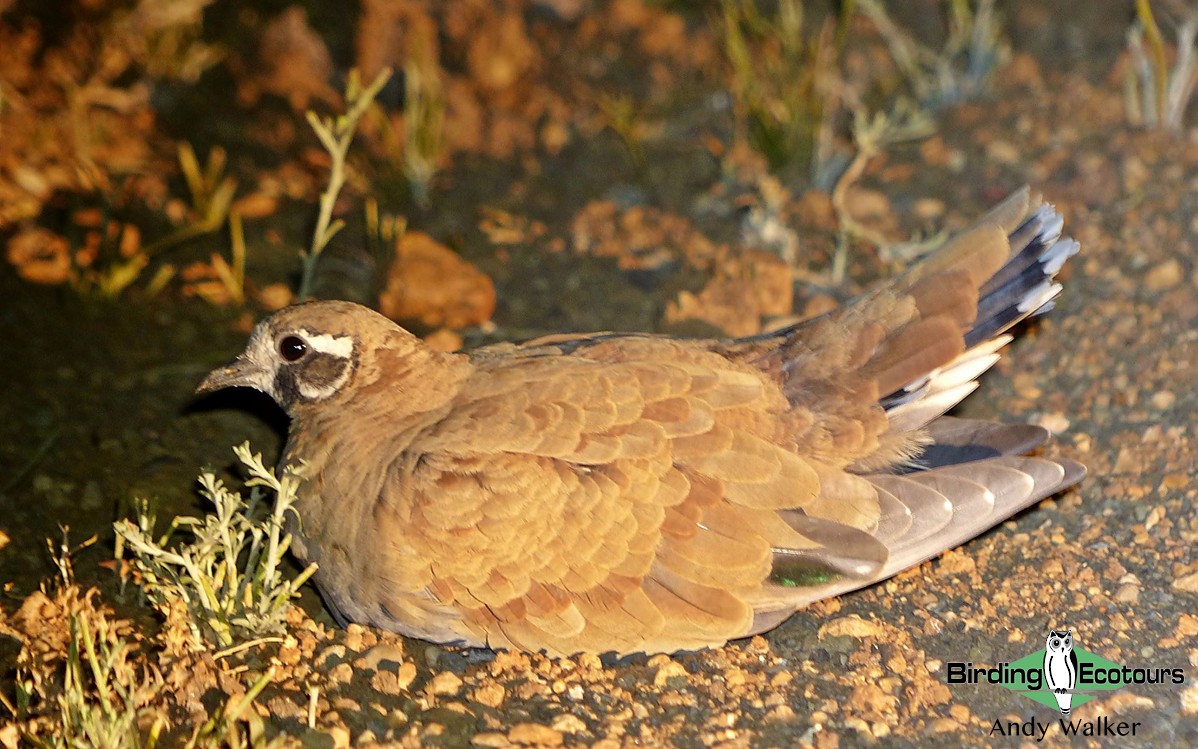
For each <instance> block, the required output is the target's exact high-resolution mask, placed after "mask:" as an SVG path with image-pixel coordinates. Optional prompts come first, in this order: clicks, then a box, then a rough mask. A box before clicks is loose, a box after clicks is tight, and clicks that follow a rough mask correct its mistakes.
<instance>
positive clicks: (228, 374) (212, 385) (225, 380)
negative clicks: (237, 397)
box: [196, 354, 260, 394]
mask: <svg viewBox="0 0 1198 749" xmlns="http://www.w3.org/2000/svg"><path fill="white" fill-rule="evenodd" d="M255 374H256V368H255V367H254V363H253V362H251V361H250V360H249V359H248V358H246V356H245V355H244V354H242V355H241V356H239V357H237V358H236V359H234V360H233V363H232V364H229V365H228V366H226V367H221V368H220V369H214V370H212V371H211V372H209V373H208V376H207V377H205V378H204V379H203V381H201V382H200V384H199V386H198V387H196V394H202V393H213V392H216V391H217V390H224V389H225V388H231V387H252V388H254V389H260V388H259V386H258V382H257V379H258V378H257V377H255Z"/></svg>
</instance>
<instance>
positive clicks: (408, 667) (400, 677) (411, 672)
mask: <svg viewBox="0 0 1198 749" xmlns="http://www.w3.org/2000/svg"><path fill="white" fill-rule="evenodd" d="M415 680H416V664H415V663H413V662H412V661H407V662H406V663H404V664H403V665H402V666H400V667H399V672H398V673H396V674H395V681H396V683H397V684H398V685H399V688H400V689H407V688H408V687H410V686H412V682H413V681H415Z"/></svg>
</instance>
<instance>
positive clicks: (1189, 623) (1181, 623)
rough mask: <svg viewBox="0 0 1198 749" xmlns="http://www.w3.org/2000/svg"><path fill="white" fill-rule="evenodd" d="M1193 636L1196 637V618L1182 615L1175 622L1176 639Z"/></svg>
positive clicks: (1197, 626)
mask: <svg viewBox="0 0 1198 749" xmlns="http://www.w3.org/2000/svg"><path fill="white" fill-rule="evenodd" d="M1194 635H1198V616H1194V615H1193V614H1182V615H1181V617H1180V618H1179V619H1178V620H1177V634H1176V636H1177V639H1179V640H1181V639H1184V638H1187V637H1193V636H1194Z"/></svg>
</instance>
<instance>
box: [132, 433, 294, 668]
mask: <svg viewBox="0 0 1198 749" xmlns="http://www.w3.org/2000/svg"><path fill="white" fill-rule="evenodd" d="M233 452H234V453H235V454H236V455H237V458H238V459H239V460H240V461H241V463H242V465H244V466H245V468H246V471H247V472H248V473H249V478H248V479H247V480H246V482H245V483H246V487H247V488H249V489H250V494H249V499H248V500H247V499H244V498H243V497H242V495H241V493H239V492H236V491H232V490H230V489H229V488H227V487H226V486H225V484H224V482H223V481H220V480H219V479H217V478H216V476H215V475H214V474H213V473H212V472H211V471H205V472H203V473H202V474H201V475H200V478H199V481H200V487H201V488H200V493H201V494H202V495H204V497H206V498H207V499H208V500H209V501H210V502H211V503H212V504H213V506H214V507H215V510H216V513H215V514H210V515H205V516H204V518H202V519H201V518H194V517H177V518H175V519H174V521H172V522H171V524H170V526H169V528H168V529H167V530H166V532H165V533H164V534H163V535H162V536H160V537H159V538H157V539H154V537H153V533H154V526H155V518H154V516H153V514H151V513H150V512H149V509H148V507H147V505H146V504H144V503H143V504H142V505H141V507H140V508H139V510H138V514H137V518H136V522H133V521H131V520H128V519H126V520H121V521H119V522H117V523H115V524H114V528H115V530H116V533H117V539H118V541H117V543H118V550H117V553H118V556H122V555H123V547H124V546H128V548H129V549H130V550H131V551H132V552H133V556H132V563H133V567H134V569H135V570H136V571H137V572H138V573H139V574H140V576H141V586H142V589H143V590H144V591H145V594H146V596H147V598H149V599H150V601H151V602H152V603H153V604H154V605H155V606H156V607H158V608H159V609H160V610H162V611H166V610H167V609H168V608H169V607H170V606H171V604H172V602H174V601H182V602H183V603H184V604H185V605H186V607H187V610H188V613H189V616H190V620H191V627H192V635H193V638H194V639H195V642H196V644H197V645H200V644H202V643H203V642H205V641H207V642H209V643H212V644H215V645H217V646H219V647H222V648H228V647H230V646H232V645H233V644H234V643H235V642H237V641H240V640H245V639H249V638H254V637H261V636H263V635H266V634H275V633H279V632H281V631H282V630H283V620H284V617H285V616H286V613H287V609H288V607H289V606H290V605H291V599H292V598H293V597H295V596H296V595H297V592H296V591H297V590H298V589H299V588H300V586H301V585H303V584H304V582H305V581H306V580H307V579H308V578H309V577H311V576H312V574H313V573H314V572H315V571H316V565H315V564H311V565H309V566H308V567H307V569H305V570H304V571H303V572H301V573H300V575H299V576H298V577H296V578H295V579H294V580H286V579H284V576H283V574H282V571H281V569H280V565H281V564H282V562H283V559H284V557H285V555H286V553H287V549H288V548H289V547H290V545H291V538H292V537H291V534H290V533H287V532H286V530H285V528H284V525H285V523H286V520H287V513H289V512H292V513H294V512H295V508H294V505H295V501H296V491H297V490H298V488H299V485H300V482H301V481H302V479H301V476H300V469H299V468H298V467H295V466H287V467H285V468H283V469H282V472H281V474H282V475H281V476H280V475H277V474H276V473H275V472H274V471H271V470H270V469H268V468H267V467H266V466H265V465H263V463H262V456H261V455H260V454H256V453H251V452H250V447H249V443H248V442H247V443H243V444H242V445H240V446H238V447H235V448H233ZM268 494H273V496H274V502H273V504H272V506H271V507H269V508H268V507H266V502H265V500H266V497H267V495H268ZM179 530H185V531H186V532H187V534H188V535H189V536H190V539H189V540H188V541H186V542H185V543H182V544H178V545H173V544H172V537H173V536H174V535H175V533H176V532H177V531H179Z"/></svg>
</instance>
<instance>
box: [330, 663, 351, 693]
mask: <svg viewBox="0 0 1198 749" xmlns="http://www.w3.org/2000/svg"><path fill="white" fill-rule="evenodd" d="M353 678H354V668H353V666H351V665H349V664H348V663H339V664H337V665H336V666H334V667H333V668H332V669H330V670H329V673H328V680H329V686H331V687H337V686H340V685H342V684H348V683H350V682H351V681H353Z"/></svg>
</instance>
